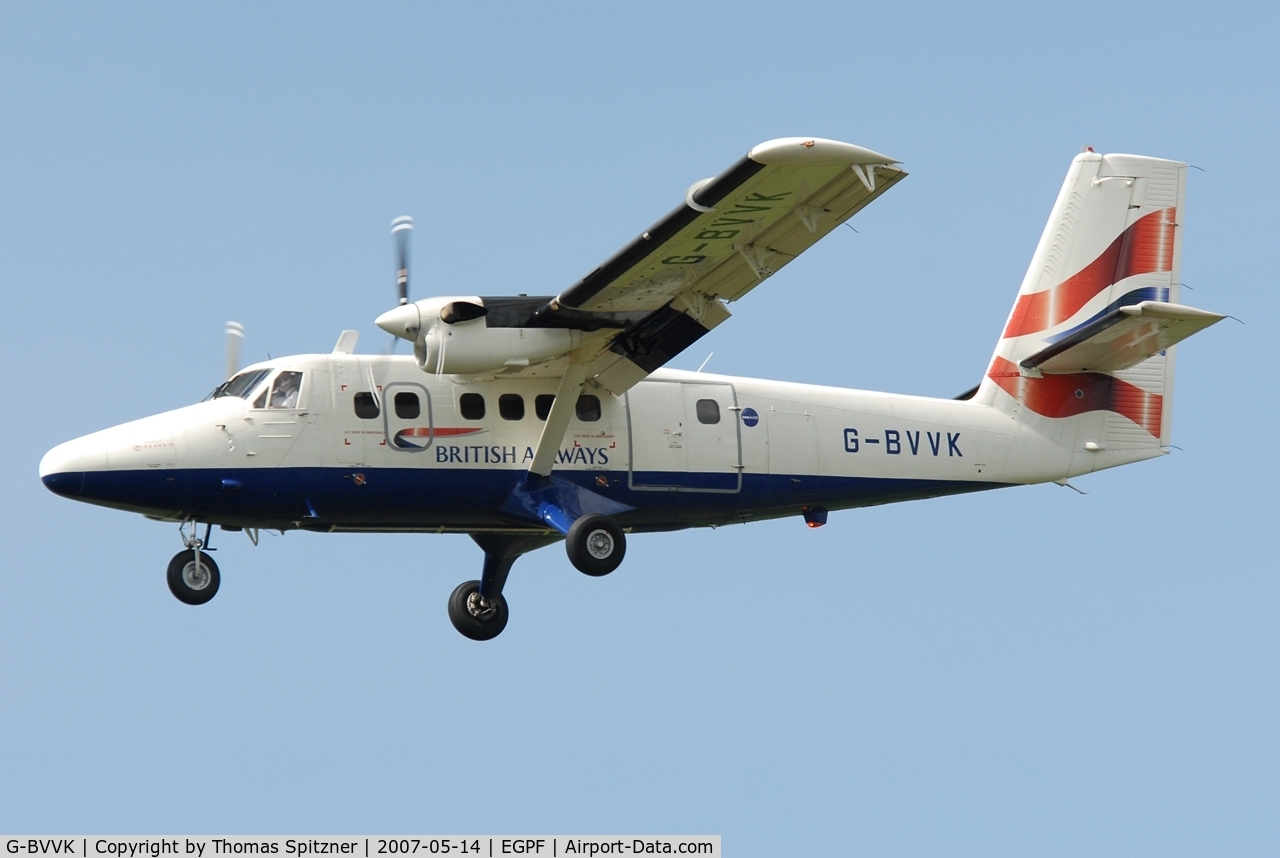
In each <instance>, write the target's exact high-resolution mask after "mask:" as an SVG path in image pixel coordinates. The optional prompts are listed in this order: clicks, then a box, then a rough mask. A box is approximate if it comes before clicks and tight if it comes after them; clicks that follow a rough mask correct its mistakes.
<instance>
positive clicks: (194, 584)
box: [182, 560, 213, 590]
mask: <svg viewBox="0 0 1280 858" xmlns="http://www.w3.org/2000/svg"><path fill="white" fill-rule="evenodd" d="M212 579H213V576H212V575H210V574H209V567H207V566H205V565H204V564H203V563H196V561H194V560H192V561H191V562H190V563H188V564H187V565H186V566H184V567H182V583H184V584H186V585H187V586H188V587H190V588H191V589H192V590H203V589H204V588H205V587H208V586H209V582H210V581H212Z"/></svg>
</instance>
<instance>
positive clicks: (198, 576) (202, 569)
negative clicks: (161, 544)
mask: <svg viewBox="0 0 1280 858" xmlns="http://www.w3.org/2000/svg"><path fill="white" fill-rule="evenodd" d="M187 526H188V522H185V521H184V522H183V523H182V525H181V526H179V528H178V533H179V534H181V535H182V543H183V544H184V545H185V546H187V547H186V548H185V549H184V550H182V551H179V552H178V553H177V554H175V555H173V559H172V560H170V561H169V572H168V576H167V577H168V579H169V591H170V592H171V593H173V595H174V596H175V597H177V599H178V601H179V602H182V603H183V604H187V605H203V604H204V603H205V602H207V601H209V600H210V599H212V598H213V597H214V596H216V595H217V594H218V585H219V584H221V583H222V576H221V574H219V572H218V564H217V563H215V562H214V561H213V558H212V557H210V556H209V554H208V552H207V551H204V550H202V549H204V547H205V546H206V545H208V544H209V531H210V529H211V526H206V528H205V532H204V539H200V538H199V537H198V536H196V527H197V524H196V522H194V521H193V522H190V527H191V534H190V535H188V534H187V532H186V528H187Z"/></svg>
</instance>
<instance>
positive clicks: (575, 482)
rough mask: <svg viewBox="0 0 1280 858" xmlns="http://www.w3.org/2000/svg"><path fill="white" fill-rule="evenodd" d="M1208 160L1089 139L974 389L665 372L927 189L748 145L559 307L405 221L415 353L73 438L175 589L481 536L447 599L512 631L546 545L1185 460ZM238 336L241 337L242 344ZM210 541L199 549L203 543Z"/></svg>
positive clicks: (589, 569)
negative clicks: (290, 547)
mask: <svg viewBox="0 0 1280 858" xmlns="http://www.w3.org/2000/svg"><path fill="white" fill-rule="evenodd" d="M1186 170H1187V165H1186V164H1184V163H1181V162H1177V161H1170V160H1164V159H1159V158H1151V157H1145V156H1137V155H1118V154H1117V155H1102V154H1098V153H1096V152H1094V151H1093V150H1092V149H1091V148H1088V147H1086V149H1085V150H1084V151H1083V152H1081V154H1079V155H1077V156H1076V157H1075V158H1074V159H1073V160H1072V162H1071V166H1070V169H1069V171H1068V173H1067V177H1066V180H1065V182H1064V183H1063V185H1062V190H1061V192H1060V193H1059V195H1058V197H1057V201H1056V202H1055V204H1054V206H1053V209H1052V212H1051V214H1050V217H1049V221H1048V224H1047V225H1046V227H1045V230H1044V233H1043V235H1042V237H1041V239H1040V242H1039V244H1038V246H1037V247H1036V249H1035V252H1034V254H1033V256H1032V259H1031V264H1030V267H1029V268H1028V270H1027V274H1026V276H1025V278H1024V280H1023V282H1022V285H1021V288H1020V289H1019V291H1018V293H1017V297H1016V300H1015V303H1014V305H1013V307H1012V309H1011V310H1010V313H1009V316H1008V318H1007V320H1006V322H1005V325H1004V328H1003V330H1002V333H1001V335H1000V337H999V339H998V340H997V342H996V345H995V349H994V353H993V356H992V358H991V362H990V364H989V365H988V367H987V370H986V372H985V374H984V375H983V376H982V379H981V382H980V383H979V384H978V385H976V386H975V387H974V388H973V389H971V390H969V391H967V392H965V393H963V394H961V395H960V396H957V397H956V398H954V399H934V398H927V397H921V396H907V395H898V394H891V393H877V392H870V391H862V390H852V389H840V388H835V387H822V386H816V385H808V384H797V383H790V382H782V381H771V380H764V379H756V378H739V377H733V376H727V375H714V374H707V373H702V372H684V371H677V370H674V369H669V368H665V365H666V364H667V363H668V362H670V361H671V359H672V358H674V357H675V356H676V355H678V354H680V353H682V352H683V351H684V350H685V349H687V348H689V346H690V345H692V344H693V343H695V342H696V341H697V340H698V339H700V338H701V337H702V336H704V335H705V334H706V333H707V332H708V331H710V330H711V329H713V328H715V327H717V326H718V325H720V324H721V323H723V322H724V321H725V320H726V319H728V318H729V309H728V305H729V304H731V303H733V302H735V301H737V300H738V299H740V298H742V297H744V296H745V295H747V293H749V292H751V291H752V290H753V289H755V288H756V287H757V286H760V285H761V284H762V283H764V281H765V280H767V279H768V278H770V277H771V276H772V275H774V274H776V273H777V272H778V271H780V270H781V269H782V268H783V267H784V266H785V265H786V264H787V263H788V262H790V261H791V260H792V259H794V258H795V257H796V256H798V255H799V254H800V253H802V252H803V251H804V250H806V249H807V248H809V247H810V246H812V245H813V244H814V243H815V242H817V241H818V240H819V239H821V238H822V237H823V236H825V235H826V234H828V233H829V232H831V231H832V230H833V229H835V228H836V227H837V226H839V225H840V224H843V223H845V222H846V221H847V220H848V219H849V218H850V217H852V216H853V215H854V214H856V213H857V212H859V211H861V210H862V209H863V208H864V207H865V206H867V205H868V204H870V203H871V202H872V201H873V200H875V199H876V198H877V197H879V196H880V195H881V194H883V193H885V192H886V191H888V190H889V189H890V188H892V187H893V186H894V185H896V184H897V183H898V182H899V181H901V180H902V179H903V177H904V176H906V173H905V172H904V171H903V169H902V165H901V163H900V162H898V161H896V160H894V159H893V158H889V157H887V156H885V155H881V154H879V153H877V152H874V151H872V150H869V149H865V148H862V147H860V146H854V145H851V144H848V143H841V142H838V141H834V140H825V139H821V138H816V137H813V138H807V137H789V138H782V139H777V140H770V141H768V142H765V143H762V144H760V145H759V146H756V147H754V148H752V149H751V150H750V151H749V152H748V153H747V154H746V156H744V157H742V158H741V159H739V160H738V161H737V162H736V163H734V164H733V165H732V166H730V167H729V168H728V169H727V170H725V171H724V172H722V173H720V174H719V175H718V176H715V177H714V178H711V179H704V180H702V181H700V182H696V183H694V184H693V185H691V186H690V187H689V188H688V190H687V192H686V193H685V195H684V199H683V201H682V202H681V203H680V204H679V205H677V206H676V207H675V209H673V210H672V211H671V212H670V213H669V214H667V215H666V216H665V217H663V218H662V219H660V220H659V221H657V223H655V224H653V225H652V226H650V227H649V228H648V229H647V230H645V231H644V232H642V233H641V234H640V235H639V236H637V237H636V238H635V239H634V240H633V241H631V242H630V243H629V244H627V245H626V246H625V247H623V248H622V249H621V250H619V251H618V252H617V253H616V254H615V255H614V256H612V257H610V258H609V259H607V260H606V261H605V262H603V263H602V264H601V265H600V266H599V267H597V268H595V269H593V270H592V271H591V272H590V273H589V274H587V275H586V276H585V277H583V278H582V279H581V280H579V281H578V282H577V283H574V284H572V285H570V286H569V287H568V288H566V289H564V290H563V291H561V292H560V293H559V294H558V295H554V296H529V295H504V296H497V297H486V296H481V295H455V296H445V297H434V298H427V299H423V300H418V301H412V302H411V301H409V298H408V284H409V262H408V249H409V242H408V238H409V235H410V231H411V230H412V219H411V218H408V217H403V218H397V219H396V220H395V221H393V222H392V236H393V239H394V246H395V248H396V253H397V260H398V261H397V269H396V270H397V275H396V279H397V284H398V291H399V301H398V304H397V305H396V306H395V307H394V308H393V309H391V310H389V311H388V312H386V313H384V314H382V315H381V316H379V317H378V318H377V320H376V324H377V325H378V327H380V328H382V329H383V330H385V331H387V332H389V333H390V334H392V335H393V337H394V338H393V339H392V341H391V342H392V343H393V344H394V343H395V342H397V341H398V339H404V340H408V341H409V342H410V343H412V345H413V355H412V356H408V355H404V356H401V355H395V354H391V353H388V354H380V355H370V354H356V353H355V345H356V338H357V332H355V331H344V332H342V334H341V336H340V337H339V339H338V342H337V345H336V347H335V348H334V349H333V351H332V353H330V354H309V355H296V356H292V357H284V358H277V359H272V360H268V361H265V362H261V363H256V364H253V365H251V366H248V367H245V368H243V369H241V370H239V371H237V370H236V364H237V363H238V360H237V358H236V352H235V349H234V348H232V349H231V350H230V354H229V366H228V372H227V380H226V381H225V382H223V383H222V384H221V385H220V386H218V387H217V389H215V390H214V391H213V392H212V393H211V394H210V395H209V396H208V397H206V398H205V399H204V400H203V401H201V402H198V403H196V404H193V405H189V406H186V407H184V408H179V409H177V410H174V411H169V412H166V413H163V414H158V415H155V416H152V417H147V418H144V419H142V420H137V421H134V422H130V423H125V424H122V425H119V426H115V427H113V428H110V429H106V430H104V431H101V432H95V433H93V434H90V435H86V436H84V437H81V438H77V439H75V440H72V441H68V442H66V443H64V444H60V445H58V446H56V447H54V448H53V449H52V450H50V451H49V452H48V453H47V454H46V455H45V456H44V458H43V460H42V461H41V462H40V477H41V479H42V481H43V482H44V485H45V486H46V487H48V488H49V489H50V490H51V491H53V492H55V493H57V494H59V495H62V496H65V497H68V498H72V499H74V500H78V501H82V502H86V503H91V504H97V505H99V506H105V507H111V508H114V509H120V510H126V511H129V512H136V513H141V514H143V515H144V516H146V517H148V518H151V519H155V520H159V521H163V522H170V523H177V524H178V532H179V536H180V537H181V539H182V541H183V550H182V551H180V552H178V554H176V555H175V556H174V557H173V559H172V561H171V562H170V563H169V567H168V571H167V579H168V584H169V587H170V589H171V591H172V592H173V595H174V596H176V597H177V598H178V599H179V600H180V601H182V602H184V603H186V604H189V605H199V604H204V603H206V602H208V601H209V600H210V599H212V598H213V596H214V594H215V593H217V591H218V588H219V584H220V581H221V577H220V571H219V568H218V564H217V563H216V562H215V561H214V560H213V558H212V557H211V556H210V555H209V553H208V552H209V551H211V550H213V549H212V547H211V546H210V544H209V541H210V535H211V530H212V528H213V526H214V525H218V526H219V527H220V528H221V529H222V530H224V531H245V532H247V534H248V535H249V536H250V538H251V539H252V541H253V543H254V544H255V545H256V544H257V542H258V536H259V534H260V531H261V530H264V529H266V530H278V531H281V532H283V531H289V530H304V531H315V532H324V533H335V532H337V533H343V532H345V533H352V532H379V533H388V532H415V533H465V534H467V535H469V536H470V537H471V538H472V539H473V540H474V541H475V543H476V544H477V545H478V546H479V547H480V549H481V551H482V552H483V554H484V562H483V567H482V571H481V575H480V578H479V580H470V581H466V582H464V583H462V584H460V585H459V586H458V587H457V588H456V589H455V590H454V591H453V593H452V595H451V596H450V597H449V599H448V614H449V618H450V620H451V621H452V623H453V625H454V627H455V628H456V629H457V630H458V631H459V632H460V633H462V634H463V635H464V636H466V637H468V638H471V639H473V640H490V639H492V638H494V637H496V636H497V635H498V634H499V633H501V632H502V630H503V629H504V628H505V627H506V624H507V620H508V615H509V612H508V606H507V601H506V598H505V597H504V596H503V588H504V585H505V583H506V580H507V576H508V573H509V572H510V571H511V568H512V564H514V563H515V561H516V559H517V558H518V557H520V556H521V555H523V554H525V553H528V552H530V551H533V550H535V549H538V548H541V547H544V546H547V545H550V544H552V543H555V542H559V541H561V540H563V541H564V544H565V549H566V552H567V554H568V558H569V561H570V563H571V564H572V565H573V566H574V567H576V568H577V569H578V570H580V571H581V572H583V573H585V574H586V575H589V576H602V575H607V574H609V573H610V572H612V571H613V570H615V569H616V568H617V567H618V566H619V564H620V563H621V562H622V559H623V556H624V555H625V552H626V544H627V534H628V533H650V532H658V531H670V530H677V529H682V528H690V527H707V526H712V527H714V526H719V525H727V524H734V523H741V522H749V521H760V520H764V519H774V518H781V517H787V516H798V517H800V518H802V519H803V521H804V522H805V523H806V524H807V525H808V526H810V527H820V526H822V525H823V524H825V523H826V521H827V517H828V513H829V511H832V510H842V509H851V508H856V507H864V506H870V505H876V504H884V503H894V502H898V501H908V500H916V499H922V498H933V497H942V496H945V495H954V494H959V493H964V492H975V491H982V490H986V489H994V488H1001V487H1006V486H1013V485H1027V484H1034V483H1044V482H1049V481H1054V482H1058V483H1062V484H1064V485H1065V484H1067V483H1066V481H1067V480H1068V479H1070V478H1072V477H1075V476H1078V475H1081V474H1087V473H1091V472H1093V471H1098V470H1102V469H1104V468H1112V467H1116V466H1118V465H1124V464H1128V463H1131V462H1138V461H1141V460H1144V459H1150V458H1154V457H1157V456H1160V455H1163V454H1165V453H1167V452H1168V451H1169V447H1170V429H1171V416H1172V391H1173V376H1174V354H1175V348H1174V346H1175V344H1176V343H1178V342H1180V341H1181V340H1183V339H1186V338H1187V337H1189V336H1191V335H1192V334H1194V333H1196V332H1197V331H1199V330H1202V329H1204V328H1206V327H1208V326H1210V325H1212V324H1215V323H1216V322H1218V321H1220V320H1222V319H1223V318H1225V317H1224V316H1222V315H1219V314H1216V313H1210V312H1207V311H1204V310H1198V309H1194V308H1191V307H1187V306H1183V305H1181V304H1179V303H1177V302H1178V298H1179V270H1180V259H1181V249H1182V232H1183V230H1182V224H1183V220H1182V218H1183V212H1184V201H1185V195H1186ZM228 333H229V336H230V338H231V340H230V342H231V343H232V345H233V346H234V345H235V344H236V343H238V341H239V338H240V337H242V336H243V330H242V329H239V328H238V326H236V327H232V328H230V329H229V331H228ZM201 525H203V527H204V535H203V536H201V535H200V533H199V527H200V526H201Z"/></svg>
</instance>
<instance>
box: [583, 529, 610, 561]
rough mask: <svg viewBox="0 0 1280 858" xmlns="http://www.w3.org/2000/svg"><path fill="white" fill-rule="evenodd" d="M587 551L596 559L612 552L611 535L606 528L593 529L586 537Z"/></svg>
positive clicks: (601, 558)
mask: <svg viewBox="0 0 1280 858" xmlns="http://www.w3.org/2000/svg"><path fill="white" fill-rule="evenodd" d="M587 553H588V554H590V555H591V556H592V557H594V558H595V559H597V560H604V559H606V558H608V557H609V555H611V554H613V537H612V536H611V535H609V531H607V530H593V531H591V535H589V536H588V537H587Z"/></svg>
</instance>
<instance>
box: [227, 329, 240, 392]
mask: <svg viewBox="0 0 1280 858" xmlns="http://www.w3.org/2000/svg"><path fill="white" fill-rule="evenodd" d="M242 342H244V325H242V324H240V323H239V322H227V375H226V377H227V378H228V379H230V378H231V376H233V375H235V374H236V370H238V369H239V368H240V343H242Z"/></svg>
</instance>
